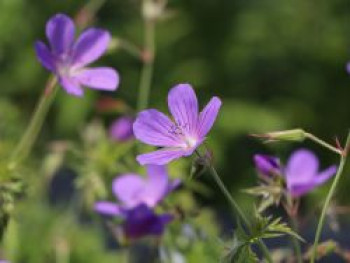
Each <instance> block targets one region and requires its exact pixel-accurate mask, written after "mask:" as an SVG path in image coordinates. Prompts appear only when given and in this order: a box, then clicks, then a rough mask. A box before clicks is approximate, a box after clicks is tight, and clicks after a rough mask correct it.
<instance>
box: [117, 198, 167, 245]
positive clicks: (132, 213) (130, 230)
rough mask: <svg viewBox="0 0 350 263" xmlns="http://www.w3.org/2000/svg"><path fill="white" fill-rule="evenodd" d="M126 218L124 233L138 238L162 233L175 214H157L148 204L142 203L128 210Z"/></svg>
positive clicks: (129, 236)
mask: <svg viewBox="0 0 350 263" xmlns="http://www.w3.org/2000/svg"><path fill="white" fill-rule="evenodd" d="M124 219H125V221H124V223H123V225H122V229H123V232H124V235H125V236H126V237H128V238H131V239H136V238H141V237H143V236H147V235H155V236H160V235H162V234H163V232H164V228H165V225H166V224H168V223H170V221H172V220H173V216H172V215H171V214H161V215H157V214H155V213H154V211H153V210H152V209H151V208H149V207H148V206H147V205H145V204H140V205H138V206H136V207H134V208H132V209H129V210H126V212H125V213H124Z"/></svg>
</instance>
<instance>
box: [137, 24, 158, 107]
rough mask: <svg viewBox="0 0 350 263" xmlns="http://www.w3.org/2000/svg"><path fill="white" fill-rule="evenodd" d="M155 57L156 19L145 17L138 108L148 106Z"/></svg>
mask: <svg viewBox="0 0 350 263" xmlns="http://www.w3.org/2000/svg"><path fill="white" fill-rule="evenodd" d="M154 57H155V21H154V20H150V19H145V21H144V51H143V61H144V63H143V67H142V72H141V78H140V85H139V97H138V101H137V110H138V111H141V110H143V109H145V108H146V107H147V106H148V100H149V94H150V91H151V84H152V75H153V64H154Z"/></svg>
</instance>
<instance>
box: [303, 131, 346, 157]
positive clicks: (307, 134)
mask: <svg viewBox="0 0 350 263" xmlns="http://www.w3.org/2000/svg"><path fill="white" fill-rule="evenodd" d="M305 136H306V137H307V138H308V139H310V140H312V141H314V142H316V143H317V144H320V145H321V146H323V147H325V148H327V149H328V150H331V151H333V152H335V153H337V154H339V155H342V154H343V153H342V151H341V150H339V149H337V148H335V147H334V146H332V145H330V144H329V143H326V142H325V141H323V140H321V139H319V138H317V137H316V136H315V135H313V134H311V133H308V132H306V133H305Z"/></svg>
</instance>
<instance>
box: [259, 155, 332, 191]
mask: <svg viewBox="0 0 350 263" xmlns="http://www.w3.org/2000/svg"><path fill="white" fill-rule="evenodd" d="M254 162H255V166H256V168H257V170H258V171H259V172H260V173H261V174H262V175H264V176H271V175H273V174H277V175H281V176H283V177H284V179H285V181H286V187H287V191H288V192H289V193H290V195H291V196H293V197H299V196H302V195H305V194H307V193H309V192H311V191H312V190H314V189H315V188H316V187H318V186H320V185H322V184H324V183H325V182H326V181H327V180H328V179H330V178H331V177H332V176H333V175H334V174H335V173H336V171H337V167H336V165H332V166H330V167H328V168H327V169H325V170H323V171H322V172H319V161H318V159H317V157H316V155H315V154H314V153H313V152H311V151H309V150H306V149H299V150H297V151H295V152H293V153H292V155H291V156H290V157H289V159H288V161H287V165H286V166H285V167H283V166H282V165H281V164H280V161H279V159H278V158H277V157H274V156H269V155H261V154H257V155H255V156H254Z"/></svg>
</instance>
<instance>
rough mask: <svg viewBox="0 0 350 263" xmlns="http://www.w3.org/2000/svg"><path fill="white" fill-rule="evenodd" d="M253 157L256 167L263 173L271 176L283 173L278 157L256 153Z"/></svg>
mask: <svg viewBox="0 0 350 263" xmlns="http://www.w3.org/2000/svg"><path fill="white" fill-rule="evenodd" d="M253 159H254V163H255V167H256V169H257V170H258V171H259V173H260V174H261V175H263V176H266V177H271V176H274V175H278V174H281V170H282V168H281V164H280V161H279V159H278V158H277V157H274V156H270V155H265V154H255V155H254V157H253Z"/></svg>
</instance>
